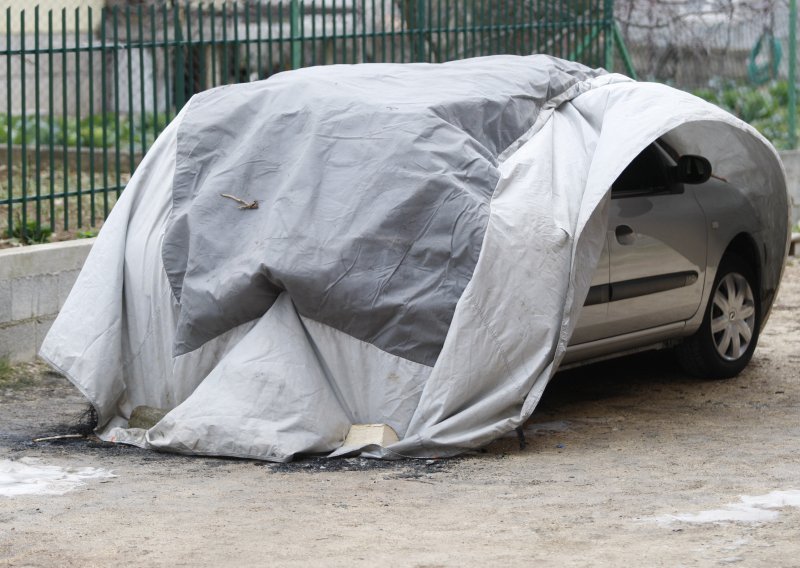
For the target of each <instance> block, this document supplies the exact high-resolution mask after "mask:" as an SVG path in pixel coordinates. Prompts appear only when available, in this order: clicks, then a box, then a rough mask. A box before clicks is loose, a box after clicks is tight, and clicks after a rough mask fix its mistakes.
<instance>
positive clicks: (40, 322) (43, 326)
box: [34, 315, 56, 353]
mask: <svg viewBox="0 0 800 568" xmlns="http://www.w3.org/2000/svg"><path fill="white" fill-rule="evenodd" d="M54 321H56V316H55V315H52V316H44V317H39V318H36V319H35V320H34V323H35V325H34V328H35V337H34V345H35V348H36V352H37V353H38V352H39V348H40V347H41V346H42V342H43V341H44V338H45V336H46V335H47V332H48V331H50V326H52V325H53V322H54Z"/></svg>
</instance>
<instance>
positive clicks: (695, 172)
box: [676, 154, 711, 184]
mask: <svg viewBox="0 0 800 568" xmlns="http://www.w3.org/2000/svg"><path fill="white" fill-rule="evenodd" d="M676 167H677V170H678V175H677V179H678V181H679V182H680V183H690V184H698V183H705V182H707V181H708V179H709V178H710V177H711V162H709V161H708V160H707V159H706V158H704V157H703V156H694V155H692V154H686V155H685V156H681V157H680V158H678V165H677V166H676Z"/></svg>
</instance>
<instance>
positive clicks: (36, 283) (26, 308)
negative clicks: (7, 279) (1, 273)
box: [11, 274, 58, 321]
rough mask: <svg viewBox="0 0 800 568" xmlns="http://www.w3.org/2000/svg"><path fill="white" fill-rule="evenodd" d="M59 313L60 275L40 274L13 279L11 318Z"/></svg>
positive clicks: (17, 318) (19, 318) (26, 317)
mask: <svg viewBox="0 0 800 568" xmlns="http://www.w3.org/2000/svg"><path fill="white" fill-rule="evenodd" d="M55 313H58V275H57V274H38V275H35V276H30V277H27V278H14V279H13V280H12V281H11V319H12V321H17V320H24V319H28V318H32V317H36V316H48V315H52V314H55Z"/></svg>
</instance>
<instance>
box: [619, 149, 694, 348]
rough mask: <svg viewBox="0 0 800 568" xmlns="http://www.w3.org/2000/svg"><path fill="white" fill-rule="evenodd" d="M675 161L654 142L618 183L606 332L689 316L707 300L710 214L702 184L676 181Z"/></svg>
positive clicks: (668, 321)
mask: <svg viewBox="0 0 800 568" xmlns="http://www.w3.org/2000/svg"><path fill="white" fill-rule="evenodd" d="M673 155H674V154H673ZM674 166H675V161H674V160H673V157H672V156H671V155H670V150H669V148H668V147H666V146H663V145H661V143H660V142H657V143H654V144H651V145H650V146H648V147H647V148H646V149H645V150H644V151H643V152H642V153H641V154H639V156H637V157H636V159H634V161H633V162H632V163H631V164H630V165H629V166H628V168H626V170H625V171H624V172H623V174H622V175H620V177H619V178H618V179H617V181H616V182H615V184H614V187H613V188H612V192H611V203H610V210H609V226H608V234H607V239H606V240H607V246H608V254H609V271H610V278H609V280H610V290H609V293H610V298H609V299H610V302H609V304H608V312H607V315H606V327H605V333H606V336H607V337H611V336H615V335H621V334H625V333H631V332H635V331H639V330H643V329H649V328H654V327H657V326H661V325H665V324H669V323H673V322H678V321H684V320H686V319H688V318H690V317H691V316H692V315H694V314H695V312H696V311H697V309H698V308H699V306H700V303H701V299H702V293H703V283H704V278H705V266H706V248H707V242H706V241H707V234H706V231H707V229H706V220H705V215H704V213H703V210H702V208H701V207H700V205H699V203H698V201H697V200H696V199H695V196H694V191H695V187H696V186H691V185H685V184H679V183H676V182H674V181H672V180H674V178H675V175H674V172H675V169H674Z"/></svg>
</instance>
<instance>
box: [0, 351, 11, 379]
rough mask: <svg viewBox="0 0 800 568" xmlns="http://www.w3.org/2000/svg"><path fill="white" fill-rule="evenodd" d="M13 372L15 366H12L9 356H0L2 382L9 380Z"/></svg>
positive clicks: (0, 377)
mask: <svg viewBox="0 0 800 568" xmlns="http://www.w3.org/2000/svg"><path fill="white" fill-rule="evenodd" d="M13 373H14V368H13V367H12V366H11V363H10V362H9V360H8V357H0V384H2V383H6V382H8V381H9V380H10V379H11V375H12V374H13Z"/></svg>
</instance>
